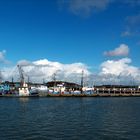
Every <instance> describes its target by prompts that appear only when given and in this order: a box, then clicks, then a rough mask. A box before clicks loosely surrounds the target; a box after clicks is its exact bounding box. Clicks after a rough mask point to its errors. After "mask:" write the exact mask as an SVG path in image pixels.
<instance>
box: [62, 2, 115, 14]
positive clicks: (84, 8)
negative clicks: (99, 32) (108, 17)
mask: <svg viewBox="0 0 140 140" xmlns="http://www.w3.org/2000/svg"><path fill="white" fill-rule="evenodd" d="M111 2H112V0H68V1H65V0H61V4H62V5H67V6H68V7H69V10H70V11H71V12H72V13H73V14H75V15H82V16H89V15H90V14H91V13H93V12H97V11H102V10H105V9H106V8H107V6H108V5H109V4H110V3H111Z"/></svg>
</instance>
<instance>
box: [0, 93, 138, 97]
mask: <svg viewBox="0 0 140 140" xmlns="http://www.w3.org/2000/svg"><path fill="white" fill-rule="evenodd" d="M0 97H7V98H34V97H39V98H40V97H41V98H43V97H140V94H124V93H123V94H114V93H113V94H107V93H106V94H102V93H101V94H96V93H94V94H78V95H76V94H46V95H30V96H18V95H0Z"/></svg>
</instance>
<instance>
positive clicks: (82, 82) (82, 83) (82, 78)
mask: <svg viewBox="0 0 140 140" xmlns="http://www.w3.org/2000/svg"><path fill="white" fill-rule="evenodd" d="M83 86H84V70H82V76H81V93H83V90H82V89H83Z"/></svg>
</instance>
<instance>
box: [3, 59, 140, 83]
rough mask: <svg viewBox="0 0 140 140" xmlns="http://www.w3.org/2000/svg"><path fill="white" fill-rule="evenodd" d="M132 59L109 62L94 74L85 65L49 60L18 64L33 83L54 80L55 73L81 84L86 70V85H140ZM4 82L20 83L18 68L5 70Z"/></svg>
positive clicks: (57, 78)
mask: <svg viewBox="0 0 140 140" xmlns="http://www.w3.org/2000/svg"><path fill="white" fill-rule="evenodd" d="M131 62H132V60H131V59H130V58H123V59H119V60H107V61H105V62H103V63H102V64H101V65H100V68H101V69H100V71H98V72H97V73H93V72H91V71H90V70H89V67H88V66H87V65H85V64H83V63H72V64H62V63H60V62H53V61H49V60H47V59H41V60H37V61H33V62H30V61H27V60H21V61H19V62H17V64H20V65H21V66H22V69H23V71H24V76H25V79H26V81H27V80H28V76H29V77H30V81H31V82H35V83H38V82H40V83H42V82H43V80H44V81H45V82H47V81H51V80H53V76H54V73H55V74H56V77H55V78H56V80H65V81H68V82H75V83H79V84H80V81H81V74H82V70H84V84H85V85H90V86H91V85H93V84H95V85H100V84H132V79H133V84H134V83H135V84H138V83H140V69H139V68H138V67H135V66H133V65H132V64H131ZM2 75H3V80H11V79H12V77H14V81H19V80H20V79H19V73H18V69H17V66H13V67H6V68H3V71H2Z"/></svg>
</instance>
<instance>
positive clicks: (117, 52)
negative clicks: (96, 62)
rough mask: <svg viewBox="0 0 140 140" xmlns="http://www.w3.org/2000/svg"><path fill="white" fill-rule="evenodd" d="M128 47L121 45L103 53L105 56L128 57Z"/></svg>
mask: <svg viewBox="0 0 140 140" xmlns="http://www.w3.org/2000/svg"><path fill="white" fill-rule="evenodd" d="M128 54H129V47H128V46H127V45H126V44H121V45H120V46H119V47H118V48H115V49H114V50H111V51H105V52H104V55H105V56H128Z"/></svg>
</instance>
